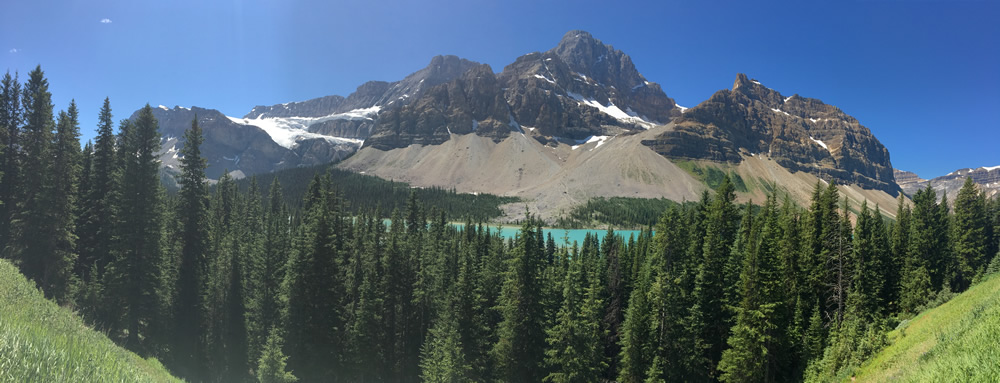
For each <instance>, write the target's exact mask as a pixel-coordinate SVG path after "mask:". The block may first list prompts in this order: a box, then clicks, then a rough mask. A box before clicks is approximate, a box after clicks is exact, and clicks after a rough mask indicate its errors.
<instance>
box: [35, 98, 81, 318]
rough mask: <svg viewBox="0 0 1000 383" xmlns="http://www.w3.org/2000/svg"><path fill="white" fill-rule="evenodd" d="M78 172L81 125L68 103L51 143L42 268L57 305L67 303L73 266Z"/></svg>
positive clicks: (76, 113)
mask: <svg viewBox="0 0 1000 383" xmlns="http://www.w3.org/2000/svg"><path fill="white" fill-rule="evenodd" d="M80 171H81V154H80V124H79V112H78V111H77V108H76V102H75V101H70V104H69V108H68V109H67V111H66V112H59V122H58V123H57V124H56V135H55V141H54V142H53V159H52V176H51V177H52V178H51V180H52V185H51V188H52V191H51V192H52V197H51V199H50V201H49V205H48V210H49V211H50V213H49V214H50V217H51V222H50V224H51V225H52V230H53V232H52V234H53V238H52V239H51V241H52V242H53V243H52V246H53V251H54V253H53V254H52V258H51V260H49V261H48V262H47V263H46V265H45V275H44V277H43V280H44V281H47V282H45V283H44V285H49V286H51V288H52V295H53V296H54V297H55V298H56V300H57V301H59V302H63V303H65V302H67V301H68V300H69V299H70V297H71V296H70V294H71V292H70V291H69V290H70V281H71V279H72V278H73V268H74V265H75V263H76V258H77V252H76V239H77V237H76V234H75V232H76V217H77V207H76V206H77V199H76V197H77V187H78V182H79V177H80Z"/></svg>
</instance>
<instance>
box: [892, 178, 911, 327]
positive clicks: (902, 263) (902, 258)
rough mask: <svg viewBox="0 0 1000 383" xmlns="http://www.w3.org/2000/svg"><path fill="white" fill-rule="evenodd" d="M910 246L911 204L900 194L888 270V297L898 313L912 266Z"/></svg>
mask: <svg viewBox="0 0 1000 383" xmlns="http://www.w3.org/2000/svg"><path fill="white" fill-rule="evenodd" d="M909 247H910V205H909V204H907V203H906V198H905V197H904V196H903V195H900V196H899V202H898V204H897V206H896V220H895V222H894V223H893V224H892V229H891V234H890V238H889V249H890V252H891V258H890V265H889V266H888V268H887V270H886V283H887V284H888V285H889V286H890V287H889V289H888V292H889V295H888V296H887V297H886V302H888V305H887V306H888V310H889V312H890V313H898V312H899V310H900V299H901V296H902V291H901V285H902V283H903V277H904V276H905V275H906V273H907V270H908V269H907V268H908V267H910V266H911V262H909V261H908V259H909V258H908V257H907V252H908V251H909Z"/></svg>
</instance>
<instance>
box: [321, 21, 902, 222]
mask: <svg viewBox="0 0 1000 383" xmlns="http://www.w3.org/2000/svg"><path fill="white" fill-rule="evenodd" d="M675 161H679V162H677V163H675ZM684 162H691V163H689V164H686V163H684ZM678 163H680V164H681V165H683V168H682V167H679V166H678ZM340 166H341V167H343V168H346V169H351V170H354V171H359V172H367V173H369V174H376V175H380V176H383V177H386V178H393V179H400V180H405V181H408V182H411V183H412V184H415V185H423V186H429V185H447V186H452V187H456V188H458V190H460V191H489V192H492V193H500V194H509V195H517V196H521V197H523V198H525V199H526V200H529V201H533V202H532V203H530V204H529V205H531V206H532V210H533V211H536V212H541V213H542V215H543V217H544V216H547V215H557V214H559V213H558V211H565V209H566V208H567V207H569V206H572V205H573V204H579V203H583V202H586V200H588V199H589V198H592V197H595V196H633V197H667V198H670V199H674V200H695V199H697V198H698V197H699V194H700V193H701V191H702V190H705V188H706V187H708V186H710V184H711V182H712V181H711V180H710V178H712V179H715V178H713V177H716V176H714V175H712V176H710V175H708V174H709V173H711V174H723V173H726V172H728V173H730V174H731V175H733V176H739V177H741V178H742V179H743V180H744V181H746V185H744V186H745V187H744V189H745V190H742V191H741V195H743V196H744V197H743V198H750V199H762V198H763V196H764V195H766V194H767V193H768V192H770V191H771V190H773V189H774V188H776V187H777V188H781V189H784V190H786V191H789V192H790V193H793V194H794V197H795V199H796V201H798V202H800V203H807V201H808V198H809V192H810V191H811V190H812V187H813V186H814V185H815V183H816V182H817V181H819V180H820V179H822V180H826V181H832V180H836V181H838V182H839V183H841V184H846V186H845V187H844V189H843V190H844V192H845V195H849V198H851V199H852V201H853V202H852V203H855V204H860V203H861V202H862V201H864V200H870V201H871V202H872V204H879V205H880V206H882V207H888V208H891V207H894V206H895V202H894V201H893V197H894V196H895V195H896V194H897V193H898V191H899V188H898V186H897V185H896V184H895V181H894V180H893V174H892V171H891V169H892V166H891V164H890V162H889V152H888V150H886V148H885V147H884V146H882V144H881V143H880V142H879V141H878V140H877V139H876V138H875V137H874V136H873V135H872V134H871V132H870V131H869V130H868V129H867V128H865V127H864V126H862V125H861V124H860V123H859V122H858V121H857V120H856V119H854V118H853V117H851V116H849V115H847V114H845V113H844V112H842V111H841V110H840V109H838V108H836V107H834V106H830V105H827V104H824V103H823V102H821V101H819V100H816V99H809V98H804V97H801V96H798V95H795V96H792V97H784V96H782V95H781V94H780V93H779V92H777V91H774V90H772V89H769V88H767V87H764V86H763V85H761V84H760V83H759V82H758V81H755V80H750V79H749V78H747V76H745V75H742V74H741V75H739V76H738V77H737V80H736V82H735V84H734V86H733V89H732V90H724V91H720V92H718V93H716V94H715V95H714V96H713V97H712V99H710V100H708V101H706V102H704V103H702V104H700V105H699V106H697V107H695V108H691V109H688V110H687V111H685V110H684V109H683V108H680V107H678V106H677V105H676V104H675V103H674V101H673V100H672V99H670V98H669V97H667V95H666V94H665V93H664V91H663V90H662V88H661V87H660V86H659V85H657V84H655V83H651V82H648V81H647V80H646V79H645V78H644V77H643V76H642V75H641V74H640V73H639V72H638V71H637V70H636V68H635V66H634V65H633V63H632V61H631V59H630V58H629V56H627V55H625V54H624V53H622V52H621V51H618V50H616V49H614V48H613V47H612V46H610V45H606V44H604V43H602V42H601V41H600V40H597V39H595V38H593V36H591V35H590V34H588V33H586V32H582V31H571V32H569V33H567V34H566V35H565V36H564V37H563V38H562V40H561V41H560V42H559V44H558V45H557V46H556V47H555V48H553V49H551V50H548V51H546V52H541V53H531V54H527V55H524V56H521V57H519V58H518V59H517V60H515V62H514V63H512V64H510V65H508V66H506V67H505V68H504V70H503V71H502V72H501V73H499V74H497V75H494V73H493V71H492V70H491V69H490V68H489V67H488V66H485V65H481V66H477V67H473V68H471V69H469V71H468V72H466V73H465V74H463V75H462V76H459V77H457V78H456V79H454V80H452V81H450V82H446V83H442V84H440V85H438V86H437V87H434V88H432V89H429V90H427V91H426V92H424V93H423V94H422V96H420V97H418V98H417V99H416V100H414V101H412V102H410V103H407V104H397V105H392V106H387V107H386V108H384V109H383V110H382V111H381V112H380V114H379V117H378V119H377V122H376V126H375V129H374V132H373V134H372V136H371V137H370V138H369V139H368V140H366V141H365V144H364V147H363V148H362V149H361V150H360V152H359V153H357V154H355V155H354V156H352V157H351V158H349V159H348V160H346V161H345V162H344V163H342V164H341V165H340ZM719 177H721V176H719ZM716 178H718V177H716ZM716 181H717V180H716ZM866 189H867V190H866ZM521 210H522V211H521V212H520V213H523V208H521ZM518 213H519V212H517V211H508V216H511V217H516V216H517V214H518Z"/></svg>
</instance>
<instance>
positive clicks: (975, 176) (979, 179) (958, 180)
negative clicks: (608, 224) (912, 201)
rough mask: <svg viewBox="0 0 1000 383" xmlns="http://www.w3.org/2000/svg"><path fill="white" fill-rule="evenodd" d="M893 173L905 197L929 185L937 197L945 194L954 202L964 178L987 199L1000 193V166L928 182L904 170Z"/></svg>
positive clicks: (982, 168) (970, 170)
mask: <svg viewBox="0 0 1000 383" xmlns="http://www.w3.org/2000/svg"><path fill="white" fill-rule="evenodd" d="M893 171H894V172H895V175H896V182H897V183H899V186H900V187H901V188H902V189H903V192H904V193H906V194H907V195H913V193H916V192H917V190H919V189H923V188H926V187H927V185H931V188H933V189H934V191H935V192H936V193H937V195H938V196H939V197H940V196H941V195H942V194H947V195H948V198H949V199H948V200H949V201H952V202H954V201H955V197H956V196H958V191H959V189H961V188H962V185H964V184H965V179H966V178H972V182H975V183H976V184H978V185H979V187H980V189H981V190H983V191H985V192H986V195H987V196H988V197H991V196H994V195H996V194H997V193H1000V166H986V167H979V168H975V169H973V168H964V169H958V170H956V171H953V172H951V173H948V174H945V175H943V176H940V177H935V178H932V179H929V180H925V179H923V178H920V177H919V176H917V175H916V174H915V173H912V172H908V171H905V170H899V169H893Z"/></svg>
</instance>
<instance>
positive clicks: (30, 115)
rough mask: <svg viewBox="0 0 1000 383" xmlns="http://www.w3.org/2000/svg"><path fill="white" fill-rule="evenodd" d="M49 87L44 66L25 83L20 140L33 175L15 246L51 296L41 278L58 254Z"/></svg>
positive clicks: (25, 269) (22, 199)
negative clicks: (52, 213) (53, 215)
mask: <svg viewBox="0 0 1000 383" xmlns="http://www.w3.org/2000/svg"><path fill="white" fill-rule="evenodd" d="M48 87H49V83H48V80H46V79H45V77H44V73H43V72H42V69H41V67H36V68H35V70H33V71H31V73H30V75H29V79H28V82H27V83H26V84H25V85H24V91H23V96H22V100H23V101H22V102H23V105H24V128H23V129H24V131H23V134H22V136H23V137H22V139H21V142H20V145H21V148H22V150H23V156H24V159H23V164H22V166H21V170H22V171H23V173H24V174H30V175H31V176H30V177H25V178H24V182H23V183H22V185H21V187H20V188H19V189H20V190H19V191H20V193H19V195H18V197H16V198H15V199H16V200H17V201H18V206H17V210H16V213H15V215H14V219H13V221H12V222H11V225H12V231H13V233H12V236H13V238H12V240H11V242H12V243H11V250H12V255H13V258H14V259H15V261H17V262H18V263H19V264H20V266H21V272H22V273H24V275H25V276H27V277H28V278H31V279H33V280H34V281H35V282H36V283H37V284H39V286H40V287H42V290H44V291H45V295H46V297H50V298H51V297H52V290H51V288H50V287H49V286H46V285H45V284H43V281H42V280H41V279H42V276H43V274H44V273H45V271H44V268H45V265H46V264H47V263H48V262H49V261H52V259H51V257H52V256H53V255H54V249H53V247H52V242H51V240H52V239H53V237H54V233H53V230H54V227H53V223H52V222H51V221H50V220H49V219H50V218H51V217H50V216H49V212H48V211H47V210H48V207H49V203H50V202H51V199H50V197H52V196H53V195H52V193H51V192H52V191H51V189H50V186H51V174H50V168H51V161H52V158H51V151H52V149H51V146H52V130H53V128H54V127H55V125H54V122H53V120H52V101H51V99H52V95H51V94H50V93H49V91H48ZM47 258H49V259H47Z"/></svg>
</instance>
